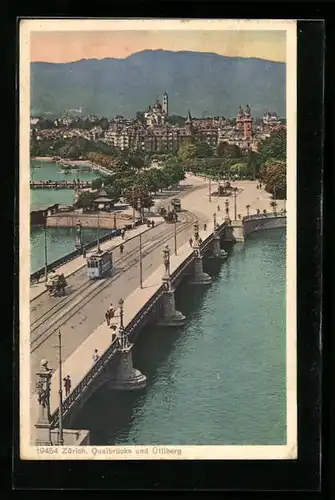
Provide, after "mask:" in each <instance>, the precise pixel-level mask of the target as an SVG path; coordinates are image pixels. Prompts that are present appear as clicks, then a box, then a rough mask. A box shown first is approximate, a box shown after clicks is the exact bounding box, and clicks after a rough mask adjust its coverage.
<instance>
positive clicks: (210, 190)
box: [208, 177, 212, 203]
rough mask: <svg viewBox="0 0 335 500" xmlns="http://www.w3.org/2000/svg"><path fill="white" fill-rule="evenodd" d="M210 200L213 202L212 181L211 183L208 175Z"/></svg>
mask: <svg viewBox="0 0 335 500" xmlns="http://www.w3.org/2000/svg"><path fill="white" fill-rule="evenodd" d="M208 200H209V202H210V203H211V201H212V183H211V178H210V177H208Z"/></svg>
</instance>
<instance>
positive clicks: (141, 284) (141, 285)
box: [140, 233, 143, 288]
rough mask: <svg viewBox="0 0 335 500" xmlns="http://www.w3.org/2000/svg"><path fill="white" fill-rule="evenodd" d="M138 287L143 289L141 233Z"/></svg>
mask: <svg viewBox="0 0 335 500" xmlns="http://www.w3.org/2000/svg"><path fill="white" fill-rule="evenodd" d="M140 287H141V288H143V266H142V233H140Z"/></svg>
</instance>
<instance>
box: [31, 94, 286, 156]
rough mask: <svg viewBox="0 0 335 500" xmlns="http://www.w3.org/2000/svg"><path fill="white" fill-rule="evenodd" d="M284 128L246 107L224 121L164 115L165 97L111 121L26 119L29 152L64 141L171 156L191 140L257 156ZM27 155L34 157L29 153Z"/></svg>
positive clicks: (275, 119)
mask: <svg viewBox="0 0 335 500" xmlns="http://www.w3.org/2000/svg"><path fill="white" fill-rule="evenodd" d="M283 128H286V126H285V124H284V123H283V121H282V120H280V119H279V117H278V116H277V114H276V112H274V111H268V112H266V113H264V116H263V117H262V118H261V119H257V120H256V119H255V118H254V117H253V115H252V110H251V107H250V106H249V105H246V106H245V107H242V106H240V107H239V109H238V110H237V113H236V117H235V118H233V119H231V118H226V117H224V116H219V117H206V118H197V117H193V116H192V113H191V110H188V113H187V116H186V118H185V117H181V116H179V117H175V116H172V117H171V116H170V115H169V96H168V94H167V92H164V94H163V98H162V103H161V102H160V100H159V98H157V99H156V101H155V102H154V104H153V105H149V106H148V108H147V109H145V110H144V111H139V112H137V113H136V117H133V118H126V117H124V116H120V115H119V116H115V117H114V118H112V119H107V118H99V117H97V116H92V115H88V116H86V117H83V115H82V114H81V115H80V117H78V116H73V114H72V115H71V113H70V110H68V111H67V112H66V113H64V114H63V115H62V116H60V117H57V118H54V119H45V118H41V117H31V119H30V133H31V138H32V141H31V143H32V146H33V147H34V146H35V147H36V146H38V144H41V143H43V141H49V142H50V143H51V146H50V149H52V147H53V146H52V142H53V141H54V142H57V141H59V140H60V141H64V140H65V141H66V140H71V139H80V138H81V139H84V140H86V141H90V142H93V143H96V144H100V145H101V146H104V145H105V146H107V147H110V148H113V149H118V150H121V151H122V150H133V151H144V152H155V153H159V152H162V153H163V152H175V151H177V150H178V149H179V147H180V145H181V144H185V143H186V144H187V143H190V142H191V141H192V138H193V137H194V136H197V138H200V139H201V140H202V141H203V142H206V143H207V144H208V145H209V146H211V147H213V149H214V148H216V147H217V145H218V144H220V143H221V142H225V143H228V144H230V145H237V146H238V147H239V148H241V150H244V151H248V150H253V151H257V148H258V144H259V142H260V141H262V140H264V139H265V138H267V137H269V136H270V134H271V133H272V132H274V131H278V130H281V129H283ZM32 154H34V153H33V151H32Z"/></svg>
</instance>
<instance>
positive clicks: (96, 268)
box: [86, 251, 113, 280]
mask: <svg viewBox="0 0 335 500" xmlns="http://www.w3.org/2000/svg"><path fill="white" fill-rule="evenodd" d="M86 260H87V276H88V278H89V279H90V280H94V279H99V278H104V277H105V276H110V273H111V270H112V268H113V254H112V252H107V251H104V252H94V253H92V254H91V255H89V256H88V257H87V259H86Z"/></svg>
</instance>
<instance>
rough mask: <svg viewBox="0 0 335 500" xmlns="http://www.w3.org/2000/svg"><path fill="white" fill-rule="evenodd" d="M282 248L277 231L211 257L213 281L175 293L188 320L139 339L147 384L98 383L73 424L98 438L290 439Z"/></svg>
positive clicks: (154, 441)
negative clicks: (126, 388) (125, 388)
mask: <svg viewBox="0 0 335 500" xmlns="http://www.w3.org/2000/svg"><path fill="white" fill-rule="evenodd" d="M285 252H286V232H285V230H282V229H280V230H279V229H277V230H271V231H267V232H264V233H263V234H261V235H260V234H257V235H251V236H250V238H249V239H248V240H247V241H246V242H245V243H244V244H240V243H239V244H237V245H235V246H234V247H233V249H232V251H231V253H230V256H229V259H228V260H227V261H225V262H221V263H217V262H215V261H207V263H206V264H205V265H206V267H207V271H208V272H209V273H210V274H211V275H212V277H213V283H212V284H211V286H209V287H204V288H202V287H199V286H191V285H188V284H187V283H184V284H182V285H181V287H180V288H179V290H178V292H177V296H176V300H177V306H178V309H179V310H180V311H182V312H183V313H184V314H185V315H186V316H187V318H188V321H187V323H186V325H185V326H184V327H183V328H181V329H173V328H171V329H164V328H159V327H147V328H145V329H144V330H143V331H142V332H141V333H140V335H139V337H138V340H137V342H136V344H135V347H134V352H133V355H134V366H135V367H136V368H138V369H139V370H141V371H142V372H143V373H144V374H145V375H146V376H147V387H146V388H145V389H143V390H140V391H136V392H117V391H110V390H108V389H106V388H102V389H101V390H100V391H99V392H97V393H96V394H95V395H94V396H93V397H92V398H91V399H90V401H88V402H87V403H86V405H85V406H84V408H83V410H82V411H81V413H80V415H78V417H77V420H76V422H75V423H74V425H73V427H74V428H79V429H80V428H85V429H90V431H91V444H92V445H106V444H118V445H144V444H148V445H158V444H159V445H173V444H178V445H201V444H207V445H211V444H212V445H220V444H221V445H225V444H226V445H237V444H238V445H242V444H249V445H250V444H257V445H268V444H272V445H279V444H285V442H286V375H285V371H286V349H285V344H286V341H285V314H286V313H285V308H286V305H285V266H286V264H285V262H286V257H285ZM125 307H126V304H125Z"/></svg>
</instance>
